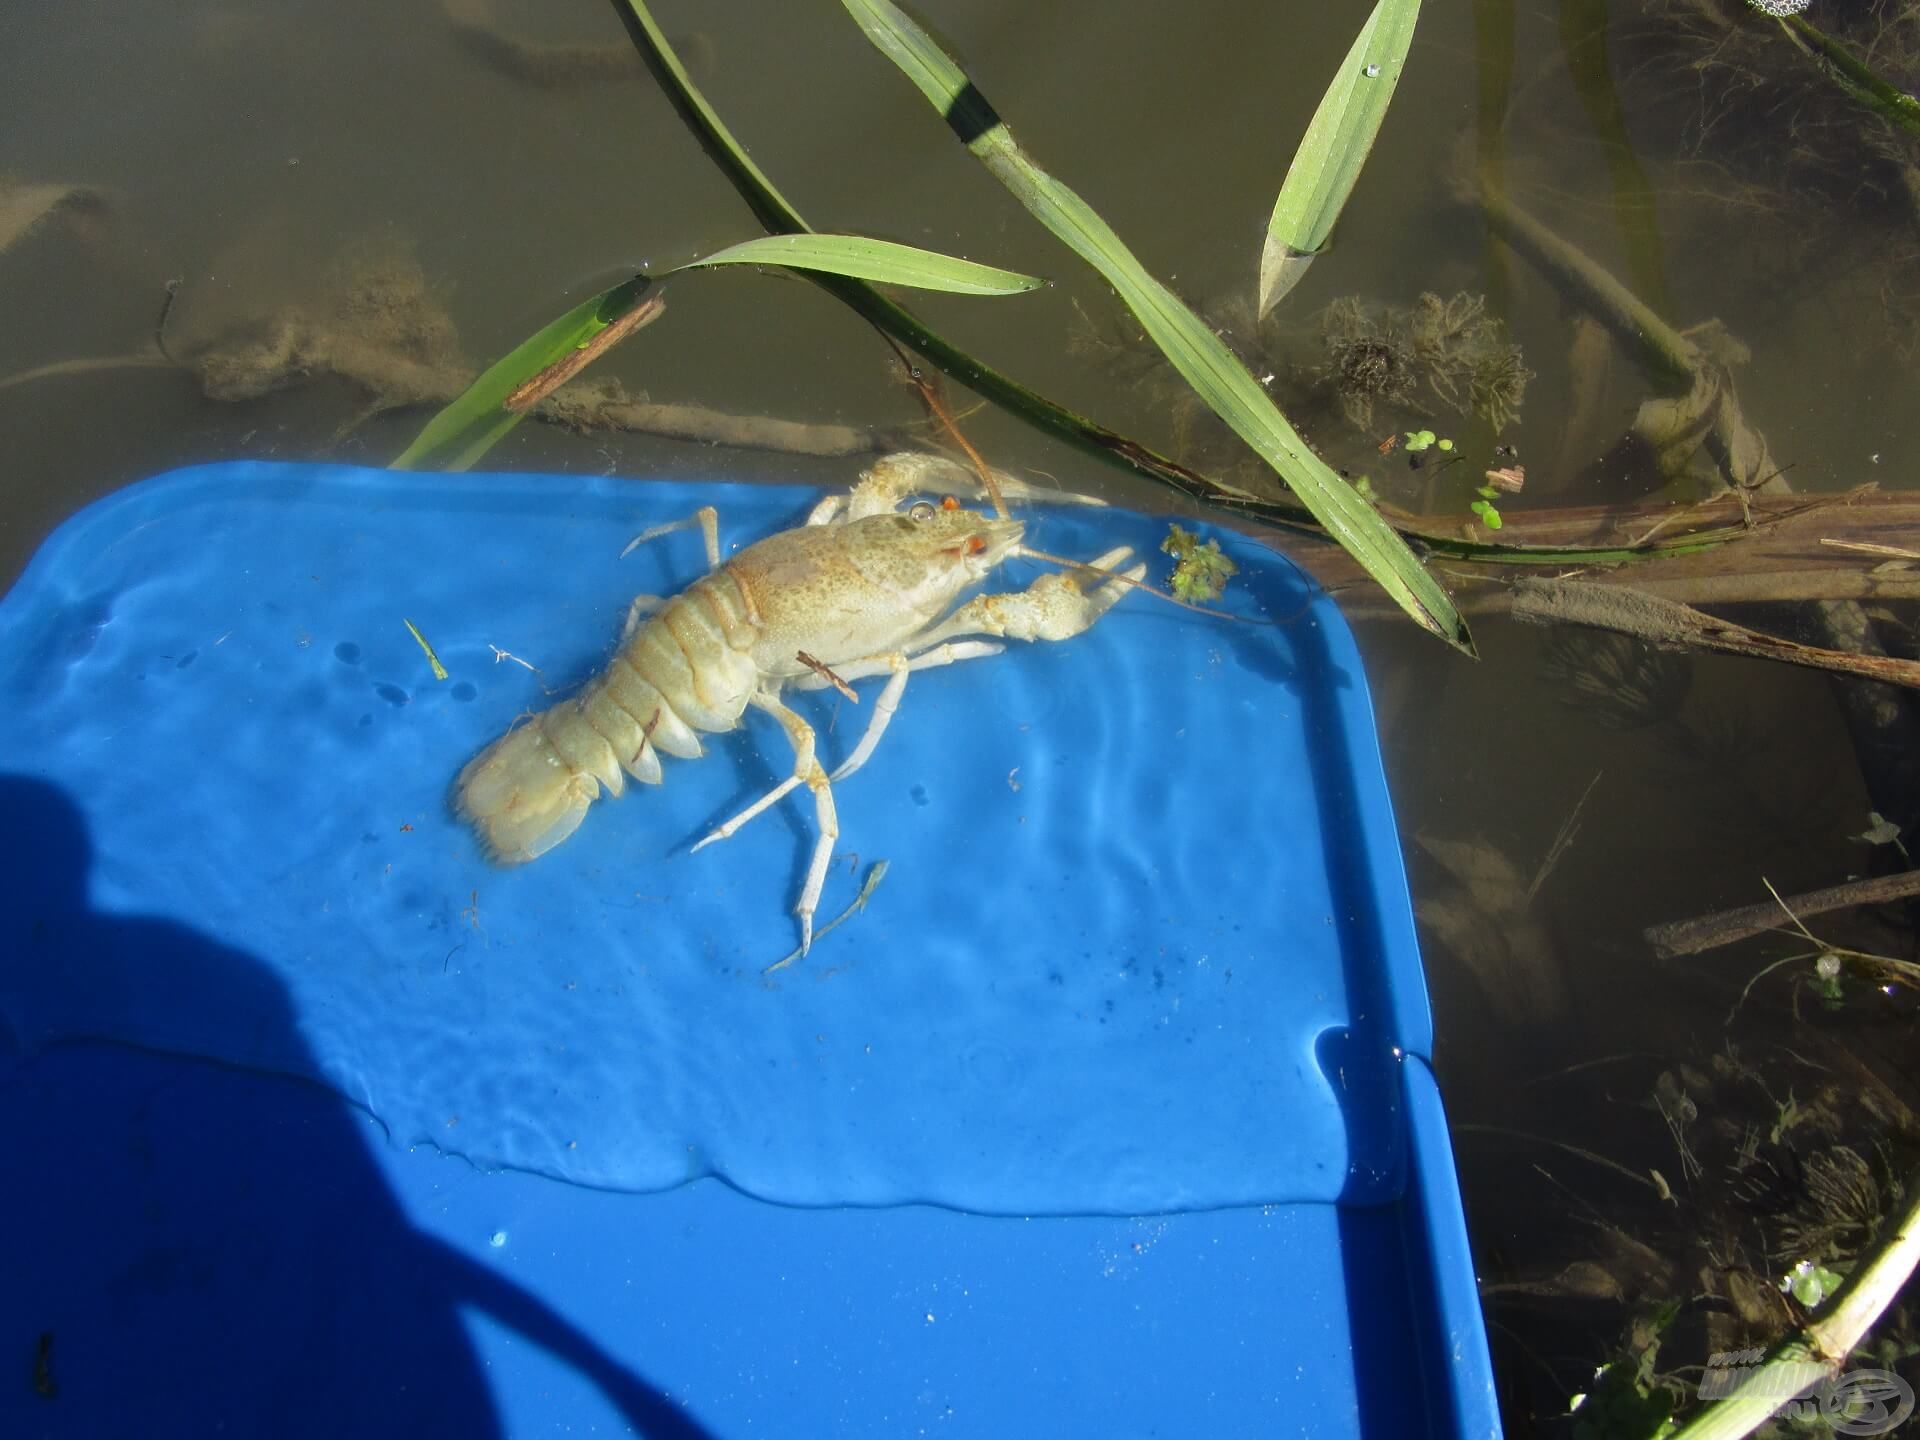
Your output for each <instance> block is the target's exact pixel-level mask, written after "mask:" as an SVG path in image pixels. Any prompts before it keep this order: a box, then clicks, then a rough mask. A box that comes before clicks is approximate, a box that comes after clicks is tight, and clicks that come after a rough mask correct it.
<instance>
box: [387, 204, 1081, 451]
mask: <svg viewBox="0 0 1920 1440" xmlns="http://www.w3.org/2000/svg"><path fill="white" fill-rule="evenodd" d="M728 265H758V266H778V267H781V268H784V269H789V270H800V271H815V272H823V273H826V274H831V275H837V276H849V277H855V278H858V279H861V280H877V281H882V282H885V283H888V284H894V285H911V286H915V287H917V288H920V289H925V290H946V291H951V292H953V293H955V294H961V295H1020V294H1024V293H1026V292H1027V291H1029V290H1035V289H1038V288H1039V287H1040V286H1041V285H1043V284H1044V283H1046V282H1044V281H1042V280H1040V279H1038V278H1037V277H1035V276H1032V275H1021V274H1018V273H1016V272H1014V271H1011V270H999V269H996V268H994V267H993V266H991V265H981V264H977V263H976V262H974V261H972V260H960V259H957V258H955V257H954V256H951V255H940V254H937V253H935V252H934V251H931V250H918V249H915V248H914V247H913V246H911V245H899V244H895V243H894V242H892V241H890V240H872V239H868V238H867V237H865V236H861V235H816V234H812V233H808V234H805V235H769V236H762V237H761V238H759V239H757V240H748V241H745V242H744V243H742V244H739V245H731V246H729V247H727V248H726V249H725V250H721V251H719V252H717V253H716V254H713V255H708V256H706V257H705V258H703V259H700V260H694V261H690V262H689V263H687V264H685V265H681V266H677V267H675V269H674V270H669V271H667V272H665V274H663V275H661V276H659V277H657V278H650V277H646V276H641V277H637V278H635V279H633V280H629V281H627V282H626V283H625V284H623V285H616V286H614V287H613V288H612V289H611V290H604V291H602V292H601V293H600V294H598V295H596V296H594V297H593V298H592V299H591V300H587V301H585V302H583V303H582V304H579V305H576V306H574V307H573V309H571V310H569V311H567V313H566V314H564V315H562V316H561V317H560V318H559V319H558V320H555V321H554V322H553V323H552V324H550V325H547V326H545V327H544V328H542V329H541V330H540V331H539V332H538V333H536V334H534V335H533V336H531V337H529V338H528V339H527V340H525V341H523V342H522V343H521V344H519V345H517V346H515V347H514V349H513V350H511V351H509V352H508V353H507V354H506V355H505V356H503V357H502V358H501V359H499V360H497V361H495V362H494V363H493V364H492V365H490V366H488V367H487V368H486V370H485V371H483V372H482V373H481V375H480V377H479V379H477V380H475V381H474V382H473V384H471V385H469V386H468V387H467V389H466V390H465V391H464V392H463V393H462V394H461V395H460V396H459V397H458V398H457V399H455V400H454V401H453V403H452V404H450V405H448V406H447V407H446V408H445V409H443V410H442V411H441V412H440V413H439V414H438V415H436V416H434V417H433V419H432V420H430V421H428V422H427V425H426V428H425V429H423V430H422V431H421V432H420V434H419V435H418V436H416V437H415V438H414V442H413V443H412V444H411V445H409V446H408V447H407V448H406V449H405V450H404V451H402V452H401V454H400V455H399V456H398V458H396V459H395V460H394V461H393V462H392V465H391V466H390V468H391V469H395V470H422V469H436V470H466V469H468V468H470V467H471V466H472V465H473V464H474V463H475V462H476V461H478V460H479V459H480V457H481V456H483V455H485V454H486V453H487V451H488V450H490V449H492V448H493V446H494V445H496V444H498V443H499V441H500V440H501V439H502V438H503V437H504V436H505V435H506V434H507V432H508V431H510V430H511V429H513V427H514V426H515V425H517V424H519V423H520V420H521V417H522V416H523V415H525V414H526V412H527V411H528V410H530V409H531V408H532V407H533V405H534V404H536V403H537V402H538V401H539V400H540V399H541V398H543V397H544V396H545V395H546V394H548V393H550V392H551V391H552V390H553V389H555V388H556V387H557V386H559V385H561V384H563V383H565V382H566V381H567V380H570V379H571V378H573V376H574V375H575V374H577V373H578V372H579V371H580V370H582V369H584V368H586V364H587V363H588V362H590V361H592V360H594V359H596V358H598V355H599V353H600V351H599V350H594V351H593V352H592V353H590V354H586V353H583V351H585V350H586V349H587V347H589V346H592V345H593V343H594V340H595V337H602V338H604V339H606V340H608V341H612V340H614V339H616V338H617V337H615V336H612V335H605V334H604V332H605V331H606V330H607V327H608V326H609V325H612V324H615V323H616V322H621V323H629V322H630V328H633V329H637V328H639V325H640V324H644V323H645V322H646V320H649V319H651V318H652V312H649V313H647V314H645V315H644V316H642V315H640V314H639V313H638V312H639V311H641V310H642V308H643V307H645V306H655V307H657V306H658V304H659V297H658V296H655V297H653V298H652V299H651V300H642V299H641V295H642V293H643V292H644V291H645V290H646V289H647V288H648V287H649V286H652V285H655V284H658V283H659V281H661V280H664V279H666V277H667V275H672V274H675V273H678V271H681V270H700V269H706V268H709V267H718V266H728ZM602 348H610V347H602ZM548 372H552V374H551V383H550V384H546V385H545V386H544V387H530V386H529V384H528V382H529V381H530V380H532V379H533V378H534V377H536V376H541V375H545V374H547V373H548Z"/></svg>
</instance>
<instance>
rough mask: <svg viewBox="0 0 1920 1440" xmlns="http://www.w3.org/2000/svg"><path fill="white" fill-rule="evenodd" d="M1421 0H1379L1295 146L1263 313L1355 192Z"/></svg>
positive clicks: (1273, 238) (1264, 268)
mask: <svg viewBox="0 0 1920 1440" xmlns="http://www.w3.org/2000/svg"><path fill="white" fill-rule="evenodd" d="M1419 18H1420V0H1379V3H1378V4H1377V5H1375V6H1374V7H1373V14H1372V15H1370V16H1368V17H1367V23H1366V24H1365V25H1364V26H1362V27H1361V30H1360V35H1359V38H1358V39H1356V40H1355V41H1354V42H1353V48H1352V49H1351V50H1349V51H1348V52H1347V58H1346V59H1345V60H1343V61H1342V62H1341V63H1340V70H1339V73H1338V74H1336V75H1335V76H1334V77H1333V83H1332V84H1331V85H1329V86H1328V87H1327V93H1326V94H1325V95H1323V96H1321V97H1320V108H1319V109H1317V110H1315V111H1314V112H1313V120H1312V122H1311V123H1310V124H1309V125H1308V126H1307V133H1306V136H1305V137H1304V138H1303V139H1302V140H1301V141H1300V148H1299V149H1298V150H1297V151H1295V152H1294V156H1293V164H1292V165H1291V166H1289V167H1288V169H1287V178H1286V179H1285V180H1284V181H1283V182H1281V185H1280V198H1279V199H1278V200H1276V201H1275V202H1274V206H1273V218H1272V219H1270V220H1268V221H1267V239H1266V244H1265V245H1264V246H1263V247H1262V249H1261V252H1260V314H1261V315H1263V316H1264V315H1265V314H1266V313H1267V312H1268V311H1269V310H1271V309H1273V307H1274V306H1275V305H1277V304H1278V303H1279V302H1280V297H1281V296H1283V295H1285V294H1286V293H1287V291H1289V290H1291V289H1292V288H1293V287H1294V286H1295V285H1297V284H1298V283H1299V282H1300V277H1301V276H1302V275H1304V274H1306V273H1307V266H1309V265H1310V264H1312V263H1313V257H1314V256H1315V255H1317V254H1318V253H1319V252H1320V249H1321V247H1322V246H1324V245H1325V244H1326V243H1327V236H1328V235H1329V234H1330V233H1332V230H1333V222H1334V221H1335V220H1337V219H1339V217H1340V211H1341V208H1342V207H1343V206H1344V205H1345V204H1346V203H1347V196H1349V195H1351V194H1352V193H1353V184H1354V181H1356V180H1358V179H1359V178H1360V167H1361V166H1362V165H1364V164H1366V163H1367V155H1368V153H1369V152H1370V151H1371V150H1372V149H1373V140H1374V136H1376V135H1378V134H1379V133H1380V122H1381V121H1382V120H1383V119H1384V118H1386V113H1387V102H1388V101H1389V100H1391V99H1393V91H1394V87H1395V86H1396V85H1398V84H1399V83H1400V71H1401V69H1402V68H1403V67H1404V66H1405V64H1406V61H1407V49H1408V47H1409V46H1410V45H1412V43H1413V26H1414V22H1415V21H1416V20H1418V19H1419Z"/></svg>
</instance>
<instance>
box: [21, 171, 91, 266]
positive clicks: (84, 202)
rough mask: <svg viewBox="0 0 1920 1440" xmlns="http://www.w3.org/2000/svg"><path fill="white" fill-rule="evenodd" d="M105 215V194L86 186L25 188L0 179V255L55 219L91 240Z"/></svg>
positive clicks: (30, 186) (37, 186)
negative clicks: (62, 221) (64, 222)
mask: <svg viewBox="0 0 1920 1440" xmlns="http://www.w3.org/2000/svg"><path fill="white" fill-rule="evenodd" d="M107 213H108V207H107V197H106V195H105V194H104V193H102V192H101V191H99V190H95V189H94V188H92V187H91V186H89V185H26V184H17V183H12V182H9V181H7V180H5V179H0V254H5V253H6V252H7V251H8V250H9V249H11V248H12V247H13V245H14V244H15V242H17V241H19V240H22V239H24V238H26V236H27V235H29V234H30V233H32V232H33V231H34V230H35V229H37V228H39V227H40V226H41V225H44V224H48V223H51V222H52V221H54V220H64V221H66V223H67V224H69V225H71V226H73V227H74V228H75V229H76V230H78V231H79V232H80V233H81V234H82V235H83V236H86V237H89V238H92V237H93V236H95V235H97V234H98V232H99V231H100V229H101V228H102V226H103V225H104V223H105V221H106V217H107Z"/></svg>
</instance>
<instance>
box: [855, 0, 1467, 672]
mask: <svg viewBox="0 0 1920 1440" xmlns="http://www.w3.org/2000/svg"><path fill="white" fill-rule="evenodd" d="M842 4H843V5H845V7H846V9H847V10H848V12H849V13H850V14H851V15H852V16H853V18H854V19H855V20H856V21H857V22H858V23H859V25H860V27H861V29H862V30H864V31H865V32H866V35H867V38H868V39H869V40H871V41H872V42H873V43H874V45H875V46H876V47H878V48H879V50H880V51H881V52H882V53H883V54H885V55H886V56H887V57H888V58H889V59H890V60H892V61H893V62H894V63H895V64H896V65H897V66H899V67H900V69H901V70H902V71H903V72H904V73H905V74H906V75H907V77H908V78H909V79H911V80H912V81H913V82H914V84H915V85H917V86H918V87H919V88H920V91H921V93H922V94H924V95H925V96H926V97H927V98H928V99H929V100H930V101H932V102H933V105H934V108H935V109H937V110H938V111H939V112H940V113H941V114H942V115H944V116H945V117H946V120H947V124H948V125H949V126H951V127H952V128H953V130H954V132H955V133H956V134H957V135H959V136H960V138H961V139H962V141H963V142H965V144H966V146H967V148H968V149H969V150H971V151H972V152H973V153H974V155H975V157H976V158H978V159H979V160H980V161H981V162H982V163H984V164H985V165H986V167H987V169H988V170H989V171H991V172H992V173H993V175H994V176H995V177H996V178H997V179H998V180H999V181H1000V182H1001V184H1003V185H1005V186H1006V187H1007V189H1009V190H1010V191H1012V192H1013V194H1014V196H1015V197H1016V198H1017V199H1018V200H1019V201H1020V202H1021V203H1022V204H1023V205H1025V206H1026V207H1027V210H1028V211H1029V212H1030V213H1031V214H1032V215H1033V216H1034V218H1035V219H1037V220H1039V221H1040V223H1041V224H1043V225H1045V226H1046V227H1047V229H1049V230H1051V231H1052V232H1053V233H1054V234H1055V235H1056V236H1057V237H1058V238H1059V239H1060V240H1061V241H1063V242H1064V243H1065V244H1066V245H1067V246H1068V248H1070V249H1071V250H1073V251H1074V252H1075V253H1076V254H1078V255H1079V256H1080V257H1081V258H1082V259H1083V260H1085V261H1086V262H1087V263H1088V264H1090V265H1092V266H1093V267H1094V268H1095V269H1096V270H1098V271H1099V272H1100V273H1101V275H1103V276H1104V277H1105V278H1106V280H1107V282H1108V283H1109V284H1111V285H1112V286H1113V287H1114V289H1115V290H1117V291H1118V292H1119V294H1120V298H1121V299H1122V300H1124V301H1125V302H1126V304H1127V307H1128V308H1129V309H1131V310H1132V311H1133V313H1134V316H1135V318H1136V319H1138V320H1139V322H1140V324H1141V326H1142V327H1143V328H1144V329H1145V330H1146V332H1147V334H1148V336H1149V337H1151V338H1152V340H1153V341H1154V343H1155V344H1157V345H1158V346H1159V347H1160V349H1161V350H1162V351H1163V352H1164V353H1165V355H1166V356H1167V358H1168V359H1169V360H1170V361H1172V362H1173V365H1174V367H1175V368H1176V369H1178V370H1179V371H1180V373H1181V374H1182V375H1183V376H1185V377H1186V380H1187V383H1188V384H1189V385H1191V386H1192V387H1193V388H1194V390H1195V391H1196V392H1197V393H1198V394H1199V395H1200V397H1201V398H1202V399H1203V400H1205V401H1206V402H1207V404H1208V405H1209V406H1210V407H1211V408H1212V409H1213V411H1214V413H1215V414H1217V415H1219V416H1220V418H1221V419H1223V420H1225V421H1226V422H1227V424H1228V425H1230V426H1232V427H1233V430H1234V432H1235V433H1236V434H1238V435H1239V436H1240V437H1241V439H1243V440H1244V441H1246V442H1247V444H1248V445H1249V446H1251V447H1252V448H1253V450H1254V451H1255V452H1256V453H1257V454H1258V455H1259V456H1260V457H1261V458H1262V459H1263V460H1265V461H1266V462H1267V463H1268V464H1269V465H1271V466H1272V467H1273V469H1274V470H1275V471H1276V472H1277V473H1278V474H1279V475H1280V477H1281V478H1282V479H1283V480H1285V481H1286V482H1287V484H1288V485H1289V486H1291V487H1292V489H1293V491H1294V493H1295V494H1296V495H1298V496H1299V497H1300V499H1301V500H1302V501H1303V502H1304V503H1305V504H1306V506H1307V508H1308V509H1309V510H1310V511H1312V512H1313V515H1314V518H1315V519H1317V520H1318V521H1319V522H1320V524H1321V525H1322V526H1323V527H1324V528H1325V529H1326V531H1327V533H1328V534H1330V535H1332V536H1333V537H1334V538H1335V539H1336V540H1338V541H1339V542H1340V543H1341V544H1342V545H1343V546H1345V547H1346V549H1347V550H1348V552H1349V553H1351V554H1352V555H1353V556H1354V558H1355V559H1356V560H1358V561H1359V562H1360V564H1361V566H1362V567H1363V568H1365V570H1366V571H1367V573H1368V574H1369V575H1371V576H1372V577H1373V578H1374V579H1375V580H1376V581H1377V582H1378V583H1379V584H1380V585H1381V587H1382V588H1384V589H1385V590H1386V591H1387V593H1388V594H1389V595H1391V596H1392V597H1393V599H1394V600H1395V602H1396V603H1398V604H1399V605H1400V606H1401V608H1402V609H1404V610H1405V611H1406V612H1407V613H1408V614H1409V615H1411V616H1412V617H1413V618H1414V619H1415V620H1416V621H1417V622H1419V624H1421V625H1422V626H1424V627H1425V628H1426V629H1428V630H1431V631H1433V633H1435V634H1436V635H1438V636H1440V637H1441V638H1442V639H1444V640H1446V641H1447V642H1448V643H1449V644H1451V645H1454V646H1457V647H1458V648H1459V649H1461V650H1464V651H1466V652H1467V653H1468V654H1472V653H1473V642H1472V639H1471V637H1470V636H1469V634H1468V632H1467V626H1466V622H1465V621H1464V620H1463V619H1461V617H1460V613H1459V611H1458V610H1456V609H1455V608H1454V605H1453V602H1452V601H1451V600H1449V599H1448V598H1447V595H1446V592H1445V591H1444V590H1442V589H1441V588H1440V585H1439V583H1438V582H1437V581H1435V580H1434V578H1433V577H1432V576H1431V575H1429V574H1428V573H1427V571H1426V569H1425V568H1424V567H1423V566H1422V565H1421V564H1420V562H1419V560H1418V559H1416V558H1415V556H1414V554H1413V552H1412V551H1411V550H1409V549H1408V548H1407V545H1406V542H1405V541H1403V540H1402V539H1401V538H1400V537H1399V536H1398V535H1397V534H1395V533H1394V531H1393V529H1392V528H1391V527H1390V526H1389V525H1388V524H1387V523H1386V521H1385V520H1383V519H1382V518H1381V517H1380V514H1379V512H1378V511H1376V510H1375V509H1374V508H1373V506H1371V505H1369V504H1368V503H1367V502H1366V501H1365V500H1364V499H1363V498H1361V497H1360V496H1359V495H1358V494H1356V493H1355V492H1354V489H1353V487H1352V486H1351V485H1349V484H1348V483H1347V482H1346V481H1344V480H1342V479H1341V478H1340V477H1339V476H1338V475H1336V474H1334V473H1333V471H1332V470H1331V469H1329V468H1328V467H1327V465H1326V462H1324V461H1323V460H1321V459H1320V458H1319V456H1317V455H1315V454H1314V453H1313V452H1312V451H1311V450H1309V449H1308V448H1307V445H1306V442H1305V441H1303V440H1302V439H1301V438H1300V437H1299V435H1298V434H1297V433H1295V431H1294V429H1293V427H1292V426H1291V425H1290V424H1288V423H1287V420H1286V417H1285V416H1283V415H1282V414H1281V413H1280V411H1279V409H1278V408H1277V407H1276V406H1275V405H1274V403H1273V401H1272V399H1271V398H1269V396H1268V395H1267V392H1266V391H1265V390H1264V389H1263V388H1262V387H1261V385H1260V382H1259V381H1258V380H1256V379H1254V378H1253V376H1252V375H1251V374H1249V373H1248V371H1247V369H1246V367H1245V366H1244V365H1242V364H1241V363H1240V362H1239V360H1238V359H1236V358H1235V356H1234V354H1233V352H1232V351H1231V350H1229V349H1228V348H1227V347H1226V345H1225V343H1224V342H1222V341H1221V340H1220V338H1219V337H1218V336H1217V335H1215V334H1214V333H1213V331H1212V330H1211V329H1210V328H1209V327H1208V326H1207V324H1206V323H1205V322H1204V321H1203V320H1201V319H1200V317H1199V316H1197V315H1195V314H1194V313H1193V311H1192V310H1190V309H1188V308H1187V306H1186V304H1185V303H1184V302H1182V301H1181V300H1180V298H1179V297H1178V296H1176V295H1175V294H1174V293H1173V292H1172V291H1171V290H1169V289H1168V288H1167V287H1166V286H1165V285H1163V284H1162V283H1161V282H1160V281H1158V280H1156V279H1155V278H1154V277H1153V276H1152V275H1150V274H1148V273H1147V271H1146V269H1145V267H1143V266H1142V265H1141V264H1140V262H1139V261H1138V260H1137V259H1136V258H1135V257H1134V255H1133V252H1132V251H1130V250H1128V249H1127V247H1126V246H1125V244H1123V243H1122V242H1121V240H1120V237H1119V236H1118V235H1116V234H1114V232H1113V230H1112V229H1111V228H1109V226H1108V225H1107V223H1106V222H1105V221H1104V220H1102V219H1101V218H1100V216H1099V215H1098V214H1096V213H1095V212H1094V210H1093V208H1092V207H1091V206H1089V205H1088V204H1087V203H1086V201H1085V200H1083V199H1081V198H1080V196H1079V195H1078V194H1076V193H1075V192H1074V191H1073V190H1071V189H1069V188H1068V187H1067V186H1065V185H1063V184H1061V183H1060V182H1059V181H1058V180H1056V179H1054V178H1053V176H1051V175H1049V174H1048V173H1047V172H1046V171H1044V170H1042V169H1041V168H1040V167H1039V166H1038V165H1036V164H1034V162H1033V161H1032V160H1031V159H1029V158H1028V157H1027V155H1026V153H1025V152H1024V151H1023V150H1021V149H1020V147H1019V146H1018V145H1017V144H1016V143H1015V142H1014V139H1013V136H1012V134H1011V133H1010V132H1009V131H1008V129H1007V127H1006V125H1005V123H1004V122H1003V121H1002V120H1001V119H1000V117H999V115H997V114H996V113H995V112H994V110H993V107H992V106H991V105H989V104H988V103H987V101H986V98H985V97H984V96H982V95H981V93H980V91H979V90H978V89H977V88H976V87H975V86H974V85H973V83H972V82H971V81H970V80H969V79H968V78H967V76H966V73H965V72H964V71H963V70H961V68H960V67H959V66H958V65H956V64H955V63H954V62H953V60H952V59H950V58H949V57H948V56H947V55H946V53H945V52H944V51H942V50H941V49H940V47H939V46H938V45H936V44H935V43H934V42H933V40H932V39H931V38H930V37H929V36H928V35H927V33H926V32H925V31H924V30H922V29H921V28H920V27H919V26H918V25H916V24H915V23H914V22H913V21H911V20H909V19H908V18H907V17H906V16H905V15H904V14H903V13H901V11H900V10H899V9H897V8H896V7H895V6H893V5H892V4H890V3H888V0H842Z"/></svg>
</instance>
